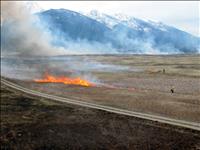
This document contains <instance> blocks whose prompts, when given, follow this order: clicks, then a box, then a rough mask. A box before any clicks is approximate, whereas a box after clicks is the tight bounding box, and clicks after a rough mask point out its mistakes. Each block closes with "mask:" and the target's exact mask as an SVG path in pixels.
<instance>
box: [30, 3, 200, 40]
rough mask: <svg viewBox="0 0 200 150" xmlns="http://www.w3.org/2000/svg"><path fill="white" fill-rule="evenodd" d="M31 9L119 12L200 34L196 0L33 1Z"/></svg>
mask: <svg viewBox="0 0 200 150" xmlns="http://www.w3.org/2000/svg"><path fill="white" fill-rule="evenodd" d="M33 4H34V5H33V6H34V7H33V8H34V9H35V11H37V10H40V9H44V10H46V9H50V8H55V9H57V8H65V9H69V10H74V11H81V12H89V11H91V10H94V9H95V10H98V11H100V12H103V13H106V14H111V15H112V14H116V13H122V14H125V15H128V16H133V17H136V18H140V19H145V20H146V19H148V20H154V21H160V22H163V23H166V24H168V25H172V26H174V27H177V28H179V29H181V30H184V31H187V32H189V33H191V34H193V35H198V36H200V27H199V24H200V2H198V1H37V2H33Z"/></svg>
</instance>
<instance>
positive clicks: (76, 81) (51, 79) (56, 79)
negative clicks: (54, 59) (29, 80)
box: [34, 74, 94, 87]
mask: <svg viewBox="0 0 200 150" xmlns="http://www.w3.org/2000/svg"><path fill="white" fill-rule="evenodd" d="M34 81H35V82H38V83H63V84H71V85H80V86H87V87H89V86H94V84H93V83H91V82H89V81H87V80H83V79H81V78H79V77H78V78H69V77H65V76H53V75H49V74H45V76H44V78H43V79H35V80H34Z"/></svg>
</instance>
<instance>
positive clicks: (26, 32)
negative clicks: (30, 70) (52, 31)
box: [1, 1, 66, 56]
mask: <svg viewBox="0 0 200 150" xmlns="http://www.w3.org/2000/svg"><path fill="white" fill-rule="evenodd" d="M1 12H2V13H1V19H2V23H1V33H2V39H1V45H2V49H1V52H2V55H17V56H32V55H35V56H41V55H43V56H44V55H47V56H52V55H63V54H66V51H65V50H64V49H63V48H58V47H53V46H52V45H50V44H49V43H50V41H51V38H50V36H48V34H47V33H45V32H43V31H42V28H40V27H39V26H38V25H37V23H36V22H37V18H36V17H34V16H33V15H32V14H31V13H30V11H29V10H28V8H27V7H26V5H25V4H24V3H23V2H13V1H9V2H6V1H3V2H1Z"/></svg>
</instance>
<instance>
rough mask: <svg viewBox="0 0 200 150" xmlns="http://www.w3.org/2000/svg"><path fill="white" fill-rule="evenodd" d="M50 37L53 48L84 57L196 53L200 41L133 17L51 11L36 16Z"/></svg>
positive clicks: (174, 29)
mask: <svg viewBox="0 0 200 150" xmlns="http://www.w3.org/2000/svg"><path fill="white" fill-rule="evenodd" d="M37 15H38V16H39V18H40V20H41V22H42V23H43V24H45V26H46V28H47V29H48V30H49V31H50V33H51V34H52V35H53V37H54V38H53V39H54V40H53V44H55V45H57V46H63V47H65V48H68V49H73V50H74V51H76V50H80V51H86V53H139V54H148V53H150V54H151V53H153V54H162V53H167V54H173V53H199V49H200V45H199V43H200V38H198V37H195V36H193V35H191V34H189V33H186V32H184V31H181V30H179V29H176V28H174V27H171V26H168V25H165V24H163V23H156V22H152V21H143V20H140V19H137V18H134V17H122V16H120V15H118V16H109V15H106V14H101V13H99V12H97V11H91V13H89V14H80V13H78V12H74V11H70V10H66V9H50V10H47V11H43V12H40V13H38V14H37Z"/></svg>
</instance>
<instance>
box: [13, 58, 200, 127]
mask: <svg viewBox="0 0 200 150" xmlns="http://www.w3.org/2000/svg"><path fill="white" fill-rule="evenodd" d="M70 57H71V58H76V59H78V60H79V62H83V64H84V62H85V60H86V61H87V62H98V63H101V64H106V65H113V66H112V67H110V68H104V69H102V70H99V68H98V67H96V69H93V70H90V69H88V70H87V72H86V73H88V74H90V76H94V77H95V78H97V79H98V80H97V82H95V83H96V86H94V87H81V86H72V85H65V84H55V83H43V84H41V83H35V82H33V81H31V80H27V81H22V80H12V81H14V82H17V83H18V84H21V85H23V86H24V87H27V88H30V89H34V90H38V91H41V92H44V93H50V94H55V95H58V96H62V97H69V98H74V99H78V100H82V101H87V102H92V103H97V104H102V105H107V106H113V107H117V108H122V109H126V110H132V111H137V112H143V113H148V114H155V115H160V116H164V117H169V118H174V119H180V120H186V121H192V122H197V123H200V117H199V116H200V70H199V68H200V61H199V56H198V55H194V56H193V55H175V56H140V55H138V56H137V55H117V56H116V55H115V56H113V55H106V56H100V55H93V56H70ZM61 58H62V59H65V57H64V58H63V57H61ZM81 60H82V61H81ZM57 63H58V64H59V62H57ZM42 65H43V64H42V63H40V66H42ZM114 65H116V66H114ZM119 66H120V67H121V68H122V66H124V67H125V69H123V68H122V69H121V70H120V69H118V68H119ZM79 67H81V66H79ZM82 67H83V66H82ZM127 68H128V69H127ZM64 69H65V68H63V70H64ZM78 69H81V68H78ZM117 69H118V70H117ZM163 69H165V70H164V71H163ZM83 71H84V70H83ZM52 72H53V71H52ZM53 73H55V74H56V73H58V71H55V72H53ZM59 73H60V72H59ZM60 74H62V72H61V73H60ZM66 75H67V73H66ZM172 88H173V89H174V93H171V91H170V90H171V89H172Z"/></svg>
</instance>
